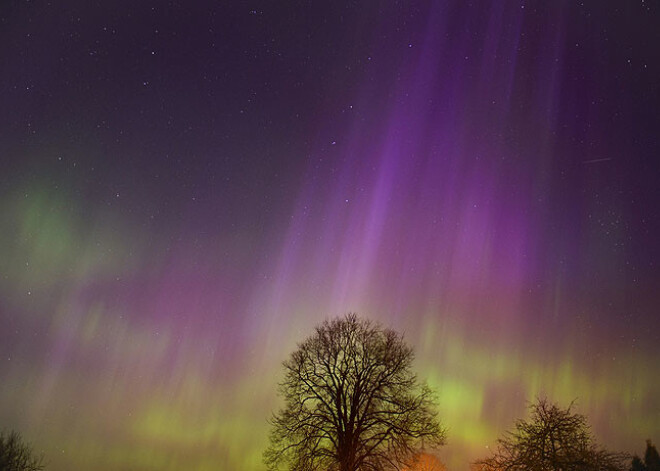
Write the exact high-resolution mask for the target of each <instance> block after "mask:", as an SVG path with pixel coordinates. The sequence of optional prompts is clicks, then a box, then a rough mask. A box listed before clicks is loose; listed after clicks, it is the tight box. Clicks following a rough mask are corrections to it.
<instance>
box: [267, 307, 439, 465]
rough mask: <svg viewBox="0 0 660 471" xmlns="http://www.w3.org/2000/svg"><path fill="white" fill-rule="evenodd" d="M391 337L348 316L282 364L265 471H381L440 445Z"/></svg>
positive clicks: (409, 354)
mask: <svg viewBox="0 0 660 471" xmlns="http://www.w3.org/2000/svg"><path fill="white" fill-rule="evenodd" d="M412 361H413V351H412V349H411V348H410V347H408V346H407V345H406V344H405V343H404V341H403V338H402V336H401V335H399V334H397V333H396V332H394V331H393V330H390V329H383V328H381V327H380V326H379V325H376V324H373V323H371V322H369V321H365V320H361V319H359V318H358V317H357V316H355V315H354V314H349V315H348V316H346V317H344V318H339V319H335V320H332V321H326V322H324V323H323V324H322V325H320V326H319V327H317V328H316V332H315V334H314V335H313V336H311V337H309V338H308V339H307V340H305V341H304V342H302V343H301V344H299V345H298V349H297V350H296V351H295V352H293V354H292V355H291V357H290V358H289V359H288V360H287V361H285V362H284V369H285V377H284V380H283V382H282V383H281V384H280V394H281V396H283V398H284V401H285V405H284V408H283V409H282V410H280V411H279V412H277V413H276V414H275V415H274V417H273V419H272V421H271V423H272V427H273V428H272V431H271V435H270V446H269V448H268V449H267V450H266V452H265V453H264V460H265V462H266V464H267V465H268V467H269V468H270V469H272V470H275V469H279V467H280V465H282V464H286V465H288V469H290V470H291V471H315V470H323V471H326V470H327V471H362V470H370V471H383V470H388V469H400V468H401V467H402V466H405V465H407V464H411V463H412V461H413V459H414V457H415V456H416V454H417V452H418V451H420V450H421V449H422V448H424V447H426V446H428V447H436V446H439V445H441V444H442V443H443V442H444V436H445V435H444V430H443V429H442V428H441V427H440V424H439V423H438V421H437V419H436V413H435V412H434V410H433V409H434V402H433V398H432V393H431V391H430V389H429V388H428V387H426V386H425V385H421V384H420V383H419V382H418V380H417V377H416V376H415V375H414V374H413V373H412V372H411V365H412Z"/></svg>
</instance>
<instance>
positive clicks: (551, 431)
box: [476, 399, 628, 471]
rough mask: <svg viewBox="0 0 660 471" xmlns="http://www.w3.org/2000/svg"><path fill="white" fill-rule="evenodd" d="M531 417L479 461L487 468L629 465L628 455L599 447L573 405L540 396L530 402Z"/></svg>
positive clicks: (568, 469) (515, 470)
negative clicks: (572, 409)
mask: <svg viewBox="0 0 660 471" xmlns="http://www.w3.org/2000/svg"><path fill="white" fill-rule="evenodd" d="M530 411H531V418H530V420H529V421H524V420H518V421H517V422H516V425H515V428H514V430H513V431H509V432H506V433H505V435H504V437H503V438H500V439H499V440H498V444H499V446H498V448H497V450H496V451H495V452H494V454H493V455H492V456H491V457H490V458H486V459H484V460H480V461H477V463H476V464H477V465H478V467H479V468H480V469H481V470H483V471H500V470H509V471H522V470H525V471H529V470H531V471H536V470H538V471H545V470H562V471H578V470H579V471H592V470H593V471H620V470H624V469H628V468H627V465H626V462H627V460H628V457H627V456H626V455H625V454H623V453H610V452H608V451H606V450H604V449H602V448H599V447H598V446H597V445H596V444H595V443H594V440H593V437H592V436H591V433H590V431H589V425H588V424H587V419H586V417H585V416H583V415H580V414H575V413H572V412H571V406H569V407H568V408H567V409H560V408H559V407H558V406H557V405H555V404H551V403H549V402H547V401H546V400H545V399H540V400H538V401H537V402H536V403H535V404H532V405H531V406H530Z"/></svg>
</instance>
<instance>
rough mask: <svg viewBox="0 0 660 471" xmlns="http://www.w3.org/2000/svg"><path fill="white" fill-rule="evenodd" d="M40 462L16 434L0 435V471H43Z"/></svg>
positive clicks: (39, 458) (38, 457)
mask: <svg viewBox="0 0 660 471" xmlns="http://www.w3.org/2000/svg"><path fill="white" fill-rule="evenodd" d="M42 461H43V460H42V457H41V456H37V455H35V454H34V452H33V451H32V447H30V445H28V444H27V443H25V442H24V441H23V439H22V438H21V435H20V434H19V433H18V432H15V431H14V432H9V433H5V432H2V433H0V470H1V471H40V470H42V469H44V466H43V464H42Z"/></svg>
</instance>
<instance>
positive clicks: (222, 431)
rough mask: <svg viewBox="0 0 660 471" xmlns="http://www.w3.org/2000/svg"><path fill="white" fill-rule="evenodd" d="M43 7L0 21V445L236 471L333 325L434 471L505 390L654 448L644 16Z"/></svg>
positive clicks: (605, 440) (514, 413)
mask: <svg viewBox="0 0 660 471" xmlns="http://www.w3.org/2000/svg"><path fill="white" fill-rule="evenodd" d="M56 3H57V2H47V1H43V0H35V1H18V0H9V1H6V2H1V3H0V322H1V326H2V327H1V328H0V428H6V429H15V430H18V431H20V432H21V433H22V435H23V436H24V437H25V438H26V439H27V440H29V441H30V442H32V444H33V445H34V448H35V449H37V450H39V451H41V450H43V452H44V454H45V457H46V463H47V465H48V467H47V469H49V470H53V471H60V470H85V469H94V470H99V471H106V470H120V469H121V470H145V471H146V470H181V469H186V470H211V469H213V470H216V469H221V470H236V471H256V470H261V469H264V466H263V465H262V463H261V453H262V451H263V449H264V448H265V446H266V438H267V430H268V424H267V419H268V418H269V416H270V413H271V411H273V410H274V409H275V408H276V407H277V405H278V399H277V396H276V385H277V382H278V378H279V375H280V374H281V367H280V365H281V362H282V361H283V360H284V359H285V358H286V357H287V355H288V354H290V352H291V351H292V350H293V349H294V348H295V345H296V342H299V341H301V340H303V339H304V338H305V337H306V336H308V335H309V334H310V333H311V332H312V329H313V327H314V326H315V325H316V324H318V323H319V322H321V321H322V320H323V319H325V318H328V317H330V316H336V315H342V314H344V313H346V312H349V311H353V312H357V313H358V314H360V315H361V316H365V317H369V318H371V319H374V320H377V321H379V322H381V323H383V324H384V325H387V326H391V327H393V328H395V329H397V330H399V331H401V332H404V334H405V338H406V340H407V341H408V342H409V343H410V344H411V345H412V346H413V347H414V349H415V351H416V367H417V368H418V371H419V374H420V377H422V378H426V379H427V380H428V381H429V383H430V384H431V386H433V387H434V388H435V389H436V390H437V393H438V404H439V414H440V418H441V420H442V422H443V423H444V425H446V426H447V428H448V444H447V445H446V446H444V447H443V449H442V450H441V452H440V457H441V459H442V461H443V462H444V463H445V464H446V465H447V468H448V469H449V470H450V471H454V470H457V471H458V470H467V469H468V466H469V463H470V462H471V461H473V460H475V459H477V458H480V457H483V456H484V455H486V454H487V453H488V448H487V447H489V446H493V445H494V443H495V440H496V438H497V436H498V435H500V434H501V433H502V432H503V431H504V430H506V429H508V428H509V427H510V426H511V424H512V422H513V421H514V420H515V419H516V418H518V417H522V416H524V414H525V411H526V405H527V404H526V401H528V400H533V399H534V398H535V397H537V396H547V397H548V398H549V399H551V400H554V401H558V402H560V403H561V404H563V405H567V404H568V403H570V402H571V401H572V400H574V399H577V402H576V404H577V410H578V411H579V412H580V413H583V414H585V415H587V416H588V418H589V420H590V423H591V424H592V427H593V431H594V433H595V435H596V437H597V439H598V441H599V442H601V443H602V444H603V445H605V446H607V447H608V448H611V449H613V450H617V451H625V452H631V453H632V452H637V453H640V452H641V451H642V448H643V446H644V440H646V439H647V438H650V439H653V440H656V441H659V440H660V433H658V432H660V425H659V424H660V400H659V399H658V398H660V375H659V374H658V359H659V358H660V333H659V332H660V316H659V315H658V308H659V307H660V266H659V265H658V260H660V242H659V241H660V184H658V175H660V173H659V171H660V165H659V162H660V161H659V160H658V157H659V156H660V141H659V138H658V136H660V118H659V116H658V115H659V113H658V110H660V28H658V27H657V25H659V24H660V7H659V6H658V4H657V2H651V1H648V0H647V1H630V2H615V1H595V0H594V1H584V2H578V1H569V0H559V1H553V2H540V1H539V2H533V1H525V2H519V1H483V2H468V1H462V0H446V1H440V0H438V1H429V2H418V1H411V2H394V1H384V2H370V1H365V2H349V1H334V0H333V1H331V2H301V1H288V0H287V1H283V2H256V3H249V2H211V1H206V0H199V1H190V2H177V1H169V2H165V1H155V0H145V1H139V2H135V1H127V0H120V1H116V2H90V1H83V0H72V1H69V2H65V5H58V4H56Z"/></svg>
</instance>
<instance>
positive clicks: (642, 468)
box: [630, 455, 646, 471]
mask: <svg viewBox="0 0 660 471" xmlns="http://www.w3.org/2000/svg"><path fill="white" fill-rule="evenodd" d="M630 470H631V471H646V465H645V464H644V462H643V461H642V460H641V459H640V458H639V456H637V455H635V456H633V458H632V464H631V466H630Z"/></svg>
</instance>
